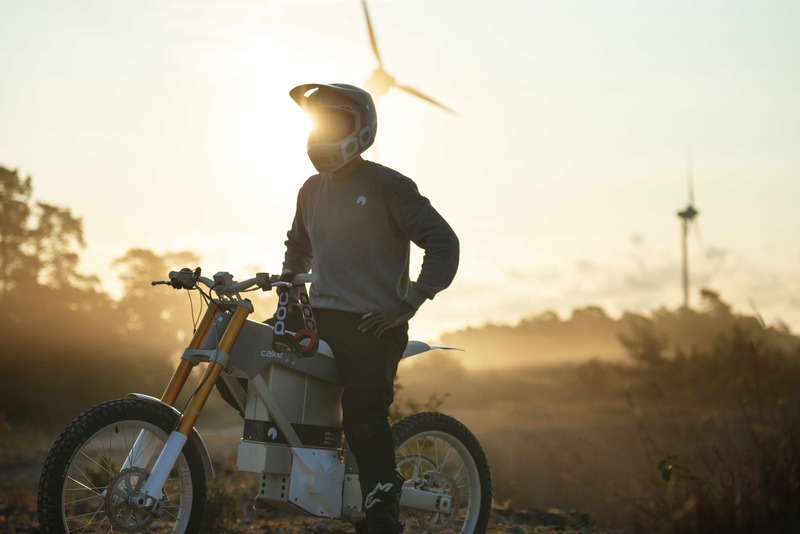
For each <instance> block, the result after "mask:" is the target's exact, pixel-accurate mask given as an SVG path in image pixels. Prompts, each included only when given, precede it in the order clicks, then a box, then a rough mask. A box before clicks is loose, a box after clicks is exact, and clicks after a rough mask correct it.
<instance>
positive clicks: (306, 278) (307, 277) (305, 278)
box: [292, 273, 317, 285]
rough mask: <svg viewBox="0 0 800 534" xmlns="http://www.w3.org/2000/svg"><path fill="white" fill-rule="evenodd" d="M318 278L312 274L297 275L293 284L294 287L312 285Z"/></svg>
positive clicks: (293, 279)
mask: <svg viewBox="0 0 800 534" xmlns="http://www.w3.org/2000/svg"><path fill="white" fill-rule="evenodd" d="M316 279H317V277H316V276H315V275H313V274H311V273H300V274H296V275H295V276H294V278H292V283H293V284H294V285H300V284H311V283H313V282H315V281H316Z"/></svg>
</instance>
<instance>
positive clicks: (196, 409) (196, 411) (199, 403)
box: [176, 306, 250, 436]
mask: <svg viewBox="0 0 800 534" xmlns="http://www.w3.org/2000/svg"><path fill="white" fill-rule="evenodd" d="M248 315H250V312H249V311H248V310H247V308H245V307H244V306H238V307H237V308H236V311H235V312H233V317H232V318H231V322H230V323H229V324H228V328H226V329H225V333H224V334H223V335H222V339H221V340H220V342H219V350H221V351H222V352H224V353H225V354H230V351H231V348H232V347H233V344H234V343H235V342H236V338H237V337H239V332H240V331H241V330H242V326H244V322H245V320H246V319H247V316H248ZM221 371H222V365H220V364H219V363H216V362H215V363H212V364H211V365H209V367H208V370H206V374H205V376H204V377H203V380H202V382H201V385H200V387H199V388H198V390H197V393H195V395H194V396H193V397H192V399H191V401H189V406H187V407H186V411H185V412H183V416H181V421H180V423H178V428H177V429H176V430H177V431H178V432H180V433H181V434H183V435H185V436H188V435H189V432H191V431H192V428H193V427H194V424H195V422H196V421H197V417H198V416H199V415H200V412H201V411H202V409H203V406H205V404H206V401H207V400H208V397H209V396H210V395H211V391H212V390H213V389H214V383H215V382H216V381H217V377H218V376H219V373H220V372H221Z"/></svg>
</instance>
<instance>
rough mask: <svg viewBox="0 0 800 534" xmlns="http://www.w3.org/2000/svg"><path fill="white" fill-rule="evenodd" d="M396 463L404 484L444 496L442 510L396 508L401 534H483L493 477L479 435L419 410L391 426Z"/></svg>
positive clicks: (457, 423) (447, 417) (457, 424)
mask: <svg viewBox="0 0 800 534" xmlns="http://www.w3.org/2000/svg"><path fill="white" fill-rule="evenodd" d="M392 434H393V438H394V443H395V459H396V461H397V468H398V470H399V471H400V473H401V474H402V475H403V478H405V480H406V481H405V485H406V486H410V487H415V488H418V489H424V490H426V491H433V492H439V493H442V494H446V495H449V496H450V497H451V498H452V500H453V507H452V509H451V510H450V511H449V512H447V513H436V512H427V511H422V510H416V509H410V508H401V511H400V514H401V516H400V519H401V520H402V521H403V522H404V523H405V526H406V528H405V532H406V533H434V532H437V533H438V532H441V533H445V532H446V533H456V532H458V533H461V534H473V533H474V534H483V533H484V532H486V527H487V525H488V524H489V514H490V513H491V505H492V478H491V473H490V471H489V463H488V462H487V460H486V455H485V454H484V452H483V449H482V448H481V446H480V443H478V440H477V439H476V438H475V436H474V435H473V434H472V432H470V431H469V429H467V427H465V426H464V425H463V424H461V423H459V422H458V421H456V420H455V419H453V418H452V417H449V416H447V415H444V414H441V413H420V414H416V415H412V416H410V417H407V418H405V419H403V420H401V421H399V422H398V423H397V424H395V425H394V426H393V427H392Z"/></svg>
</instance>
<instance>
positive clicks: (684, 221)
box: [678, 153, 700, 309]
mask: <svg viewBox="0 0 800 534" xmlns="http://www.w3.org/2000/svg"><path fill="white" fill-rule="evenodd" d="M693 181H694V178H693V176H692V155H691V153H689V155H688V158H687V164H686V183H687V188H688V192H689V204H688V205H687V206H686V208H684V209H683V210H681V211H679V212H678V217H680V219H681V248H682V250H683V307H684V308H687V309H688V308H689V250H688V246H687V241H688V237H689V226H691V225H692V223H693V222H694V220H695V218H696V217H697V216H698V215H700V212H699V211H697V209H696V208H695V207H694V184H693ZM695 228H697V226H696V223H695Z"/></svg>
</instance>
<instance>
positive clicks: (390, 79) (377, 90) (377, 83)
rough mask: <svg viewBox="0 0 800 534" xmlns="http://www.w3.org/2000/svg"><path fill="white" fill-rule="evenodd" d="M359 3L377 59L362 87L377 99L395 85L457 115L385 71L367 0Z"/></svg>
mask: <svg viewBox="0 0 800 534" xmlns="http://www.w3.org/2000/svg"><path fill="white" fill-rule="evenodd" d="M361 5H362V7H363V8H364V17H366V19H367V30H368V31H369V40H370V43H371V44H372V52H373V53H374V54H375V59H377V60H378V68H376V69H375V70H374V71H373V72H372V74H371V75H370V77H369V78H368V79H367V80H366V81H365V82H364V88H365V89H366V90H367V91H368V92H369V93H370V94H371V95H372V97H373V98H375V99H376V100H377V99H378V98H380V97H382V96H383V95H385V94H386V93H388V92H389V90H390V89H391V88H392V87H395V88H397V89H400V90H401V91H405V92H406V93H408V94H410V95H412V96H415V97H417V98H421V99H422V100H425V101H427V102H429V103H430V104H433V105H434V106H436V107H438V108H441V109H443V110H445V111H447V112H448V113H452V114H453V115H457V113H456V112H455V111H453V110H452V109H451V108H449V107H447V106H445V105H444V104H442V103H441V102H438V101H436V100H434V99H433V98H431V97H429V96H427V95H425V94H423V93H421V92H420V91H417V90H416V89H414V88H413V87H409V86H407V85H402V84H399V83H397V81H396V80H395V77H394V76H392V75H391V74H389V73H388V72H386V70H385V69H384V68H383V60H382V59H381V54H380V52H379V51H378V41H377V40H376V39H375V32H374V30H373V29H372V21H371V20H370V18H369V11H368V10H367V0H361Z"/></svg>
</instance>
